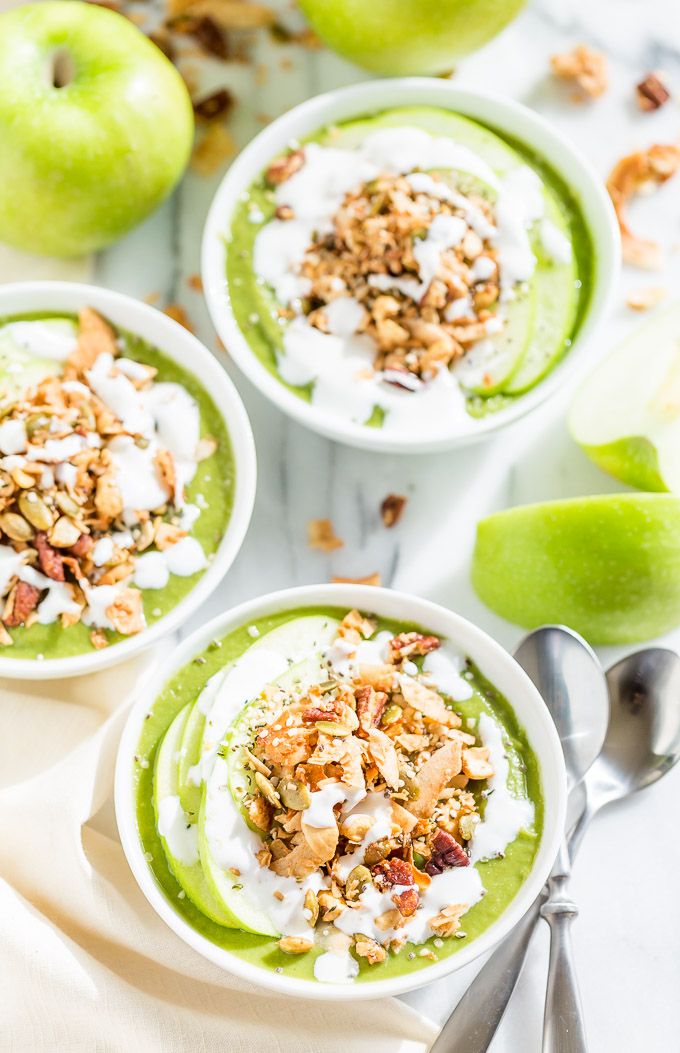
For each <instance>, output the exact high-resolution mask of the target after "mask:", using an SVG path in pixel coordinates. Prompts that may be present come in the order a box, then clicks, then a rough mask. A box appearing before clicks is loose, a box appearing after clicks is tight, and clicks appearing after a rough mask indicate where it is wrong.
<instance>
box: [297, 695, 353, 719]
mask: <svg viewBox="0 0 680 1053" xmlns="http://www.w3.org/2000/svg"><path fill="white" fill-rule="evenodd" d="M344 710H345V706H344V703H343V701H342V699H341V698H334V697H331V698H328V699H322V700H320V702H319V705H318V706H308V707H307V709H303V711H302V719H303V720H304V722H305V724H316V722H317V721H318V720H333V719H338V718H340V717H342V716H343V714H344Z"/></svg>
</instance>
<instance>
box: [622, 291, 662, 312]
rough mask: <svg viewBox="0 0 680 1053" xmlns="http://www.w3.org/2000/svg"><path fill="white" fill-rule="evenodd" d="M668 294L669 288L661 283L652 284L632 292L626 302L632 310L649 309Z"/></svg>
mask: <svg viewBox="0 0 680 1053" xmlns="http://www.w3.org/2000/svg"><path fill="white" fill-rule="evenodd" d="M667 296H668V289H664V288H663V286H660V285H650V286H647V287H646V288H644V289H636V290H635V291H634V292H632V293H630V295H629V296H628V298H627V300H626V304H627V305H628V307H630V309H631V310H632V311H649V310H650V309H651V308H652V307H657V306H658V304H660V303H661V301H662V300H665V299H666V297H667Z"/></svg>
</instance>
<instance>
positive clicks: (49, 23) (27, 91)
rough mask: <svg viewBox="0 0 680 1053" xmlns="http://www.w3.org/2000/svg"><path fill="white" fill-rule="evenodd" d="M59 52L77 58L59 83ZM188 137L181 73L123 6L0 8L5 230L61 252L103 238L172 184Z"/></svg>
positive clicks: (60, 1)
mask: <svg viewBox="0 0 680 1053" xmlns="http://www.w3.org/2000/svg"><path fill="white" fill-rule="evenodd" d="M58 52H62V53H63V52H68V54H69V55H70V56H71V58H72V61H73V64H74V76H73V79H72V81H71V82H70V83H68V84H66V85H65V86H64V87H55V86H54V84H53V81H52V76H51V68H52V62H53V56H54V55H55V54H56V53H58ZM192 139H193V112H192V107H191V100H190V98H189V94H188V92H187V89H186V87H185V85H184V82H183V81H182V78H181V77H180V75H179V73H178V72H177V71H176V70H175V68H174V67H173V66H172V64H171V63H170V62H169V61H168V60H167V59H166V57H165V56H164V55H163V54H162V53H161V51H160V50H159V49H158V48H157V47H156V46H155V45H154V44H152V43H151V41H149V40H148V39H147V38H146V37H145V36H144V34H143V33H141V32H140V31H139V29H137V27H136V26H134V25H132V23H131V22H129V21H128V20H127V19H125V18H123V16H122V15H119V14H116V13H115V12H113V11H109V10H107V9H106V8H103V7H97V6H95V5H91V4H85V3H80V2H76V0H43V2H42V3H35V4H29V5H27V6H26V7H17V8H13V9H12V10H10V11H7V12H5V13H4V14H2V15H0V143H1V144H2V148H1V149H0V241H5V242H7V243H8V244H9V245H13V246H14V247H16V248H19V249H23V250H25V251H28V252H34V253H38V254H43V255H48V256H62V257H67V256H77V255H82V254H84V253H88V252H92V251H94V250H96V249H99V248H102V247H103V246H104V245H107V244H109V243H110V242H112V241H115V240H116V239H117V238H119V237H120V236H121V235H122V234H125V233H126V231H128V230H130V228H131V227H134V226H135V225H136V224H137V223H139V222H140V221H141V220H142V219H144V218H145V216H147V215H148V214H149V213H150V212H151V211H152V210H153V209H154V208H156V206H157V205H158V204H159V203H160V202H161V201H162V200H163V199H164V198H165V197H166V196H167V195H168V194H169V193H170V191H171V190H172V188H173V187H174V186H175V184H176V183H177V181H178V180H179V178H180V176H181V175H182V172H183V171H184V168H185V166H186V163H187V161H188V158H189V153H190V150H191V145H192Z"/></svg>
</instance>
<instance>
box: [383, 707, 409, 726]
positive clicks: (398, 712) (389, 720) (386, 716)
mask: <svg viewBox="0 0 680 1053" xmlns="http://www.w3.org/2000/svg"><path fill="white" fill-rule="evenodd" d="M403 715H404V711H403V709H402V708H401V706H398V705H397V704H396V702H393V703H392V704H391V705H389V706H388V707H387V709H386V710H385V711H384V713H383V715H382V717H381V718H380V723H381V724H386V725H387V726H388V727H389V725H390V724H396V723H397V721H399V720H401V718H402V717H403Z"/></svg>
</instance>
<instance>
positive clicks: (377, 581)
mask: <svg viewBox="0 0 680 1053" xmlns="http://www.w3.org/2000/svg"><path fill="white" fill-rule="evenodd" d="M331 581H332V582H333V584H334V585H377V586H380V585H382V579H381V577H380V574H378V572H377V571H375V572H374V573H373V574H367V575H366V576H365V577H363V578H348V577H345V576H344V575H341V574H334V575H333V577H332V578H331Z"/></svg>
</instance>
